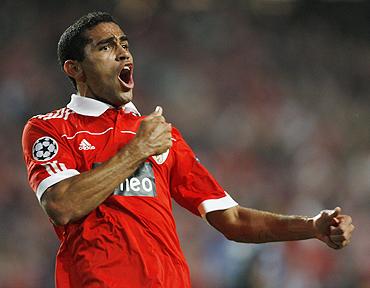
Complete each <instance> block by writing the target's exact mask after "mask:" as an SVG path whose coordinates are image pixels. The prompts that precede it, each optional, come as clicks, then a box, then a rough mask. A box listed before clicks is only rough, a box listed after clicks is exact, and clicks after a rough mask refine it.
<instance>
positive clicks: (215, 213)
mask: <svg viewBox="0 0 370 288" xmlns="http://www.w3.org/2000/svg"><path fill="white" fill-rule="evenodd" d="M58 56H59V61H60V65H61V66H62V68H63V70H64V71H65V73H66V74H67V76H68V77H69V78H70V80H71V81H72V83H73V86H74V88H75V89H76V94H74V95H72V96H71V101H70V103H69V104H68V105H67V106H66V107H64V108H62V109H59V110H56V111H54V112H51V113H48V114H46V115H38V116H35V117H33V118H32V119H30V120H29V121H28V123H27V124H26V126H25V128H24V132H23V138H22V144H23V148H24V159H25V163H26V165H27V169H28V173H29V182H30V185H31V187H32V188H33V190H34V191H35V193H36V195H37V197H38V199H39V201H40V204H41V206H42V207H43V209H44V210H45V212H46V214H47V215H48V217H49V218H50V220H51V222H52V223H53V225H54V228H55V231H56V234H57V235H58V237H59V239H60V241H61V246H60V249H59V253H58V255H57V260H56V287H58V288H67V287H78V288H81V287H135V288H137V287H140V288H143V287H168V288H173V287H190V285H191V284H190V277H189V269H188V266H187V263H186V261H185V258H184V255H183V253H182V252H181V248H180V244H179V240H178V237H177V235H176V228H175V221H174V219H173V216H172V207H171V198H173V199H175V200H176V201H177V203H179V204H180V205H181V206H183V207H185V208H186V209H188V210H189V211H191V212H192V213H194V214H195V215H198V216H202V217H203V218H204V219H206V220H207V221H208V222H209V223H210V225H212V226H213V227H215V228H216V229H217V230H219V231H220V232H221V233H223V234H224V235H225V237H226V238H227V239H230V240H234V241H239V242H247V243H264V242H272V241H292V240H303V239H309V238H318V239H319V240H321V241H323V242H325V243H326V244H327V245H328V246H329V247H331V248H333V249H340V248H342V247H344V246H346V245H347V244H348V242H349V239H350V237H351V234H352V232H353V230H354V226H353V225H352V223H351V222H352V220H351V217H350V216H347V215H342V214H341V209H340V208H339V207H337V208H335V209H334V210H324V211H322V212H320V213H319V214H318V215H317V216H315V217H303V216H288V215H276V214H273V213H268V212H262V211H257V210H254V209H249V208H243V207H241V206H239V205H238V204H237V203H236V202H235V201H234V200H233V199H232V198H231V196H230V195H229V194H228V193H226V192H225V191H224V190H223V189H222V188H221V187H220V185H219V184H218V183H217V182H216V180H215V179H214V178H213V177H212V176H211V175H210V174H209V173H208V172H207V170H206V169H205V168H204V167H203V166H202V165H201V164H200V163H199V162H198V161H197V158H196V157H195V155H194V153H193V151H192V150H191V149H190V148H189V146H188V145H187V143H186V142H185V141H184V140H183V138H182V137H181V135H180V133H179V132H178V130H176V129H175V128H174V127H172V126H171V125H170V124H168V123H166V121H165V118H164V117H163V115H162V113H163V110H162V108H161V107H157V109H156V110H155V111H154V112H153V113H152V114H150V115H149V116H147V117H142V116H140V114H139V112H138V111H137V109H136V108H135V106H134V105H133V104H132V102H131V101H132V97H133V93H132V91H133V88H134V81H133V68H134V62H133V58H132V55H131V53H130V50H129V44H128V40H127V37H126V35H125V34H124V33H123V32H122V30H121V29H120V27H119V26H118V24H117V23H116V21H115V20H114V19H113V18H112V16H111V15H109V14H107V13H102V12H94V13H90V14H88V15H85V16H83V17H82V18H80V19H79V20H78V21H76V22H75V23H74V24H73V25H71V26H70V27H69V28H68V29H67V30H66V31H65V32H64V33H63V35H62V36H61V38H60V41H59V43H58Z"/></svg>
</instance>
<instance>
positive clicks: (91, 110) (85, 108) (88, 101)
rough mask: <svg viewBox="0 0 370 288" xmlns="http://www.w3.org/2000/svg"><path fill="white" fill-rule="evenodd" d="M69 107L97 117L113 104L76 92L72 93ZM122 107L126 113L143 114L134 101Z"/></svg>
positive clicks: (77, 111) (79, 112) (80, 112)
mask: <svg viewBox="0 0 370 288" xmlns="http://www.w3.org/2000/svg"><path fill="white" fill-rule="evenodd" d="M67 107H68V108H69V109H72V110H73V111H74V112H76V113H78V114H81V115H85V116H95V117H98V116H100V115H102V114H103V113H104V112H105V111H107V110H108V109H109V108H113V106H111V105H109V104H107V103H104V102H101V101H98V100H95V99H92V98H87V97H83V96H79V95H76V94H72V96H71V102H69V103H68V105H67ZM121 109H123V110H124V111H125V113H133V114H135V115H137V116H141V115H140V112H139V111H138V110H137V109H136V107H135V105H134V104H133V103H132V102H129V103H127V104H126V105H124V106H123V107H122V108H121Z"/></svg>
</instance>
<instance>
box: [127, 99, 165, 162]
mask: <svg viewBox="0 0 370 288" xmlns="http://www.w3.org/2000/svg"><path fill="white" fill-rule="evenodd" d="M162 113H163V109H162V107H160V106H157V108H156V110H155V111H154V112H153V113H152V114H150V115H149V116H148V117H146V118H144V119H143V120H142V122H141V124H140V127H139V129H138V130H137V132H136V136H135V139H134V140H135V141H136V143H137V144H138V145H139V147H141V148H142V151H143V152H144V153H146V154H148V155H146V156H147V157H150V156H153V155H159V154H162V153H164V152H166V151H167V150H168V149H169V148H170V147H171V146H172V140H171V137H172V134H171V129H172V126H171V124H168V123H166V119H165V118H164V117H163V116H162Z"/></svg>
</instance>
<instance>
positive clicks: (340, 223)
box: [313, 207, 355, 250]
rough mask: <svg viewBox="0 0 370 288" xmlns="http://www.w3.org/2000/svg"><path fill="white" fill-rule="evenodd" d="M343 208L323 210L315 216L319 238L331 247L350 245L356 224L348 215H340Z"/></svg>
mask: <svg viewBox="0 0 370 288" xmlns="http://www.w3.org/2000/svg"><path fill="white" fill-rule="evenodd" d="M340 212H341V208H340V207H336V208H335V209H334V210H323V211H321V212H320V213H319V214H318V215H317V216H315V217H314V218H313V225H314V229H315V233H316V237H317V239H319V240H321V241H323V242H324V243H326V244H327V245H328V246H329V247H330V248H333V249H336V250H337V249H341V248H343V247H345V246H347V245H348V243H349V239H350V238H351V236H352V232H353V230H354V229H355V226H353V224H352V218H351V217H350V216H348V215H340Z"/></svg>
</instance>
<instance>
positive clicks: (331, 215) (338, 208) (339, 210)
mask: <svg viewBox="0 0 370 288" xmlns="http://www.w3.org/2000/svg"><path fill="white" fill-rule="evenodd" d="M341 211H342V209H341V208H340V207H336V208H335V209H334V210H331V211H330V212H329V213H328V216H329V217H333V218H335V217H337V216H338V215H339V214H340V212H341Z"/></svg>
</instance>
